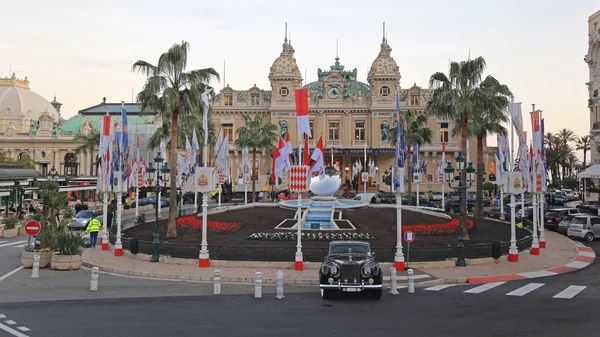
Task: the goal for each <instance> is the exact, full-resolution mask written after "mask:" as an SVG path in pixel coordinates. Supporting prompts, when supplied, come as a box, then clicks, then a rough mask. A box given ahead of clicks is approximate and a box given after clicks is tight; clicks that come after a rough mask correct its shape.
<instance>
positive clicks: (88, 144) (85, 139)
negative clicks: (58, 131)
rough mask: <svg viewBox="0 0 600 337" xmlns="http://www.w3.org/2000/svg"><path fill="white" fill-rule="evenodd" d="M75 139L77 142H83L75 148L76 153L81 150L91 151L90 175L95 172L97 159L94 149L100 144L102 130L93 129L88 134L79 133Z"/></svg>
mask: <svg viewBox="0 0 600 337" xmlns="http://www.w3.org/2000/svg"><path fill="white" fill-rule="evenodd" d="M73 140H74V141H76V142H81V143H83V144H81V145H79V146H78V147H76V148H75V153H77V154H79V153H81V152H84V153H89V157H90V175H93V174H94V170H93V167H94V162H95V161H96V159H95V158H93V157H94V149H95V148H96V147H98V146H99V144H100V132H98V131H94V130H92V131H91V132H90V133H88V134H87V135H84V134H83V133H77V134H76V135H75V137H73Z"/></svg>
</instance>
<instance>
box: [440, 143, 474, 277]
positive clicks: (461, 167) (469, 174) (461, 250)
mask: <svg viewBox="0 0 600 337" xmlns="http://www.w3.org/2000/svg"><path fill="white" fill-rule="evenodd" d="M454 163H455V165H456V169H455V168H454V167H452V164H451V163H450V162H448V166H446V168H445V169H444V173H445V174H446V181H447V182H448V186H450V188H451V189H453V190H455V191H457V192H458V195H459V200H460V227H459V232H458V233H459V234H458V244H457V245H456V247H457V248H458V257H457V259H456V266H457V267H466V266H467V263H466V261H465V244H464V242H463V235H462V229H461V228H462V226H463V225H465V224H464V223H463V221H464V219H463V216H464V215H465V214H464V213H463V203H466V198H465V193H466V191H467V189H469V188H470V187H471V186H472V185H473V182H475V169H474V168H473V164H472V163H469V166H468V167H467V168H465V165H466V160H465V157H464V156H463V155H462V152H459V153H458V155H457V156H456V158H455V159H454ZM455 171H456V172H457V173H458V179H457V180H458V184H456V183H455V176H454V173H455ZM463 173H464V174H465V179H466V181H464V182H463V178H462V177H463ZM464 206H465V208H466V205H464Z"/></svg>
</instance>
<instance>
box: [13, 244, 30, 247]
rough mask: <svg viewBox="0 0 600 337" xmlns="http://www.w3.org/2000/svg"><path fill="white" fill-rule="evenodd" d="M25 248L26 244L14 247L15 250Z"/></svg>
mask: <svg viewBox="0 0 600 337" xmlns="http://www.w3.org/2000/svg"><path fill="white" fill-rule="evenodd" d="M25 246H27V244H24V245H20V246H15V247H16V248H23V247H25Z"/></svg>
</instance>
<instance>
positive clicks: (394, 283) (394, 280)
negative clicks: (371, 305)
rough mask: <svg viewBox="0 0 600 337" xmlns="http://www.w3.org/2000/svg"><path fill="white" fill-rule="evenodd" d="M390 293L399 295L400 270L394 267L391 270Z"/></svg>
mask: <svg viewBox="0 0 600 337" xmlns="http://www.w3.org/2000/svg"><path fill="white" fill-rule="evenodd" d="M390 294H391V295H398V272H397V271H396V268H394V267H392V270H391V271H390Z"/></svg>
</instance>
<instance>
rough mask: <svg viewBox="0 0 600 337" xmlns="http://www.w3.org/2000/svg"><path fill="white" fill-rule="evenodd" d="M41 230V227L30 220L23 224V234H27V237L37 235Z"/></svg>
mask: <svg viewBox="0 0 600 337" xmlns="http://www.w3.org/2000/svg"><path fill="white" fill-rule="evenodd" d="M41 229H42V226H41V225H40V223H39V222H37V221H35V220H31V221H29V222H27V224H25V233H27V235H29V236H34V235H38V233H39V232H40V230H41Z"/></svg>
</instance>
